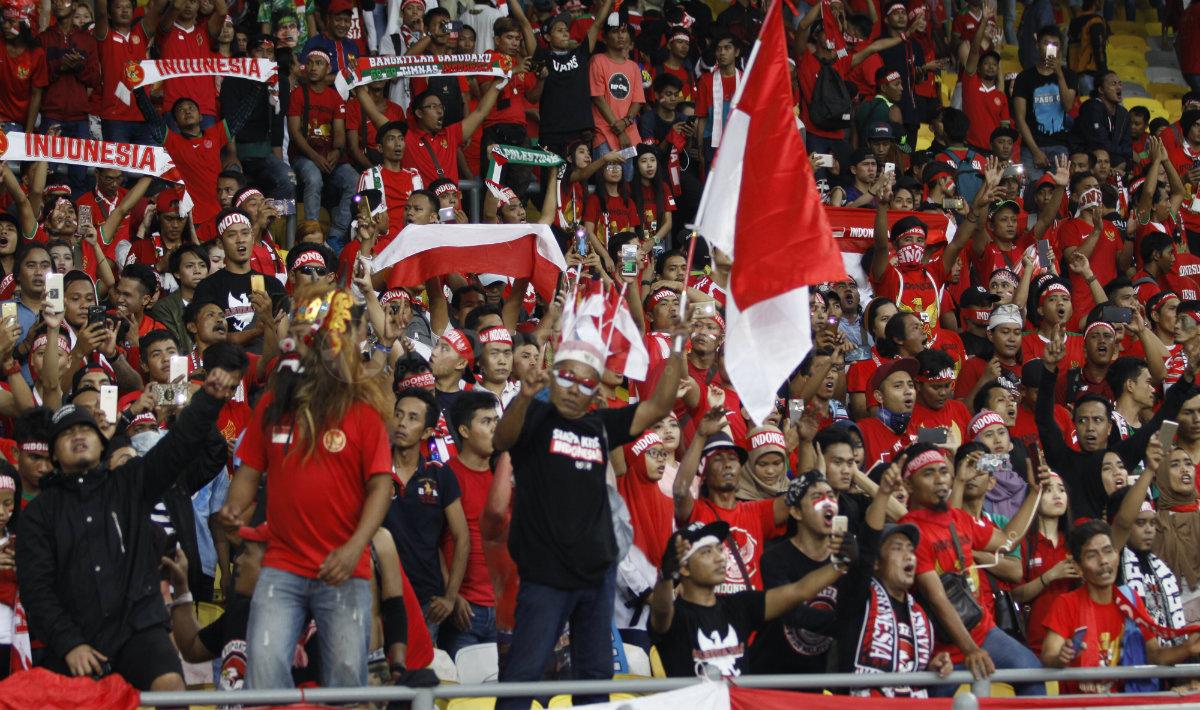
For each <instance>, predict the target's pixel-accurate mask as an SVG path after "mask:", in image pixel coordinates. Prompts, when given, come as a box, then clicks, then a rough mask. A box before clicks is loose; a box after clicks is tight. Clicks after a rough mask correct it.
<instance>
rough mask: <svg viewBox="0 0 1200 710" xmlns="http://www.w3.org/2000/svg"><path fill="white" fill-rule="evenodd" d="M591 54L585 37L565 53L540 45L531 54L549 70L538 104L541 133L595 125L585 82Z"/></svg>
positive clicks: (589, 94) (589, 93) (571, 131)
mask: <svg viewBox="0 0 1200 710" xmlns="http://www.w3.org/2000/svg"><path fill="white" fill-rule="evenodd" d="M591 56H592V53H591V52H590V51H588V43H587V40H584V41H583V42H580V43H579V46H577V47H575V49H572V50H570V51H566V52H556V51H553V50H550V49H546V48H544V47H539V48H538V50H537V52H535V53H534V59H536V60H537V61H540V62H545V63H546V69H547V71H548V72H549V74H548V75H547V76H546V82H545V85H544V87H543V88H542V101H541V104H540V105H539V111H540V116H541V124H540V125H541V131H542V133H578V132H579V131H584V130H588V129H591V128H594V127H595V124H593V123H592V92H591V87H590V84H589V83H588V64H589V60H590V59H591Z"/></svg>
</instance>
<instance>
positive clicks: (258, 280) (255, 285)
mask: <svg viewBox="0 0 1200 710" xmlns="http://www.w3.org/2000/svg"><path fill="white" fill-rule="evenodd" d="M250 290H251V291H262V292H264V293H265V292H266V290H267V286H266V282H265V281H263V275H262V274H250Z"/></svg>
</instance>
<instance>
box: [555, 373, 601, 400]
mask: <svg viewBox="0 0 1200 710" xmlns="http://www.w3.org/2000/svg"><path fill="white" fill-rule="evenodd" d="M554 381H555V382H557V383H558V386H559V387H562V388H563V389H569V388H570V387H571V386H572V385H574V386H575V388H576V389H578V390H579V394H582V395H584V396H585V397H590V396H591V395H593V394H595V393H596V388H597V387H599V386H600V380H594V379H591V378H589V377H580V376H578V375H576V374H575V373H574V372H571V371H570V370H559V371H558V372H555V373H554Z"/></svg>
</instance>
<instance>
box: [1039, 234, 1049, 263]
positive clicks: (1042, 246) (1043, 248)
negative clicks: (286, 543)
mask: <svg viewBox="0 0 1200 710" xmlns="http://www.w3.org/2000/svg"><path fill="white" fill-rule="evenodd" d="M1037 253H1038V264H1039V265H1041V267H1042V268H1043V269H1049V268H1050V240H1049V239H1039V240H1038V243H1037Z"/></svg>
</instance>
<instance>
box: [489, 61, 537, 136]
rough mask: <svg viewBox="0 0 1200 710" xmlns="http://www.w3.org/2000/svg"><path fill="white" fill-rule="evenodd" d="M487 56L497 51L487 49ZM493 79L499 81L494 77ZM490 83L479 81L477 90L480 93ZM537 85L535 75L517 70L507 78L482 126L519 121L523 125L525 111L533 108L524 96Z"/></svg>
mask: <svg viewBox="0 0 1200 710" xmlns="http://www.w3.org/2000/svg"><path fill="white" fill-rule="evenodd" d="M487 54H488V56H491V57H494V56H496V55H497V54H499V53H498V52H496V51H495V50H489V51H488V52H487ZM495 81H500V80H499V79H496V80H495ZM491 85H492V82H481V83H480V86H479V91H480V93H481V94H482V93H483V92H484V91H486V90H487V89H488V87H490V86H491ZM535 86H537V76H536V75H534V74H533V73H531V72H517V73H514V74H513V75H512V78H510V79H509V80H508V85H507V86H505V87H504V89H503V90H502V91H501V92H500V96H499V97H497V99H496V110H494V111H492V112H491V113H489V114H488V115H487V118H485V119H483V125H484V126H494V125H496V124H498V123H519V124H521V125H522V126H523V125H525V123H526V121H527V119H526V117H525V112H526V111H528V110H529V109H531V108H533V107H534V106H533V104H531V103H530V102H529V99H527V98H526V97H525V95H526V94H528V93H529V92H530V91H533V88H534V87H535Z"/></svg>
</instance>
